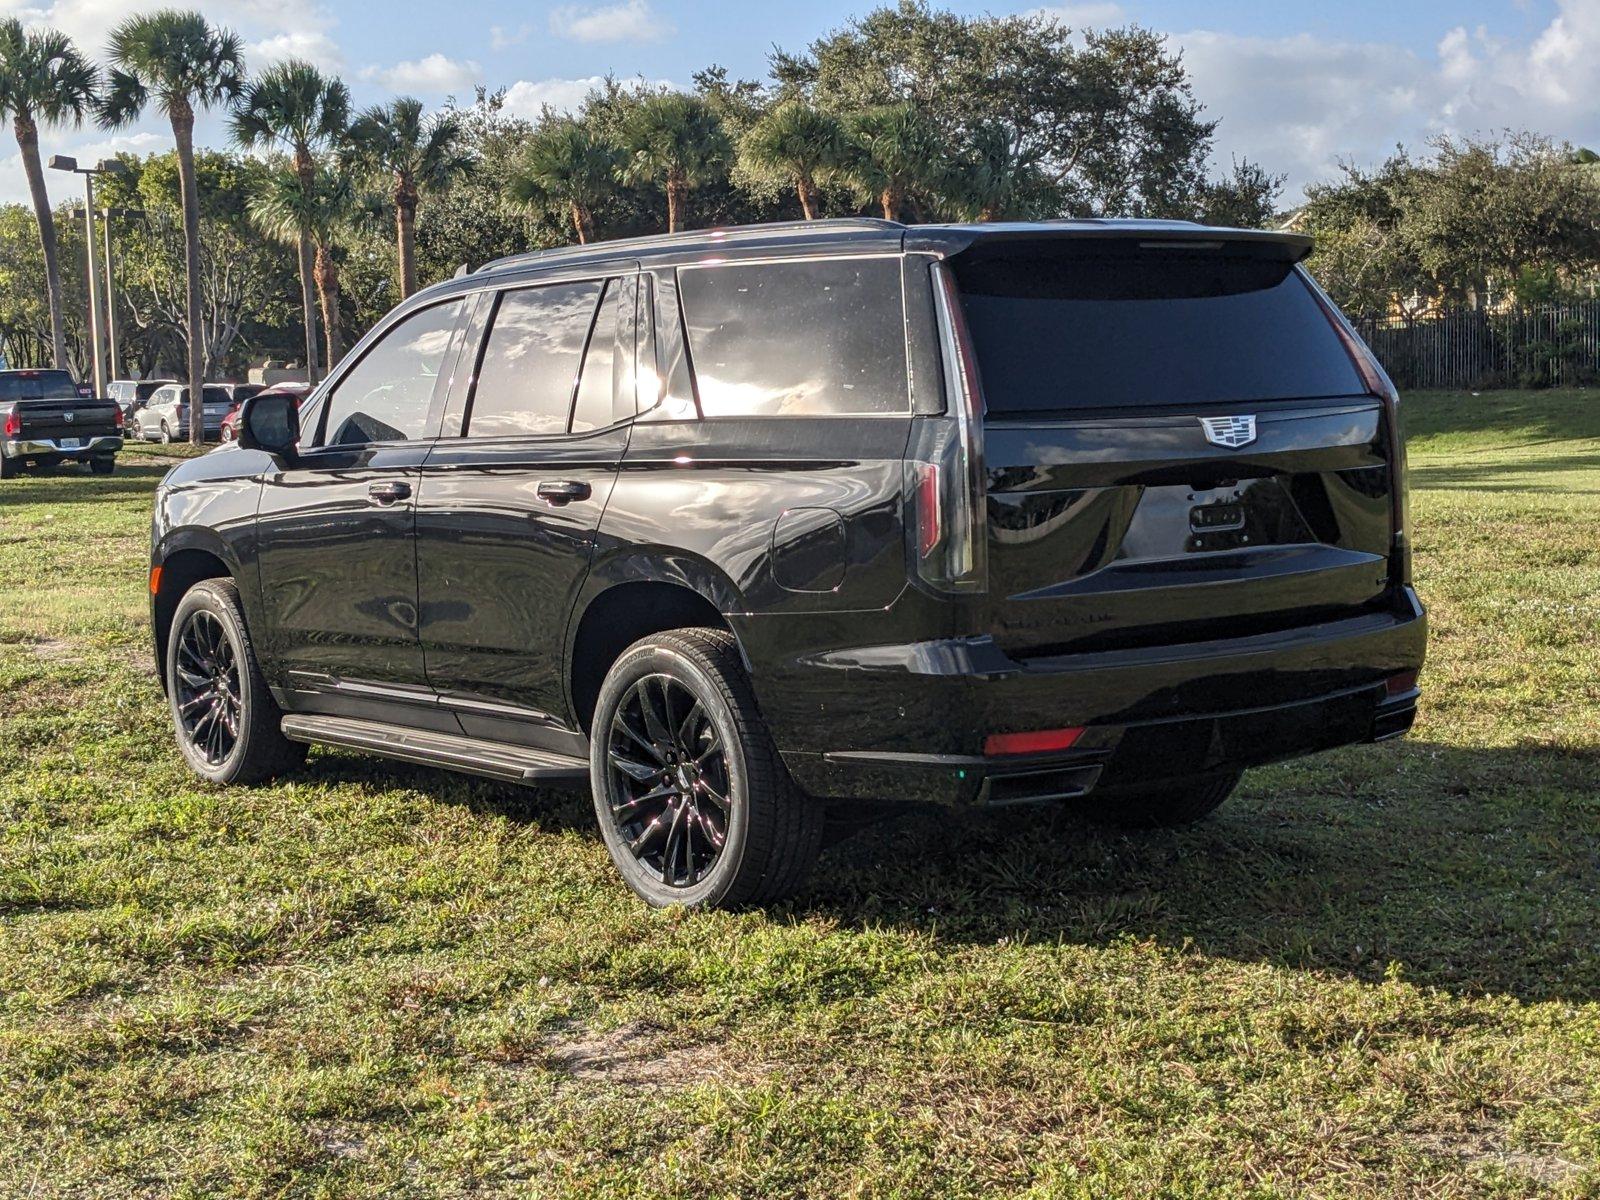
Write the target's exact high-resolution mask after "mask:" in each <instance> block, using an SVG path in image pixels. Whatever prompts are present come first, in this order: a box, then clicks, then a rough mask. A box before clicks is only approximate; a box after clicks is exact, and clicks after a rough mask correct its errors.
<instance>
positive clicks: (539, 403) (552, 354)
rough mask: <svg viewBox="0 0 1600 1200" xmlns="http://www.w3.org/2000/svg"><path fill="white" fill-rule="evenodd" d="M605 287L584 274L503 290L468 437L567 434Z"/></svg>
mask: <svg viewBox="0 0 1600 1200" xmlns="http://www.w3.org/2000/svg"><path fill="white" fill-rule="evenodd" d="M602 287H603V285H602V284H601V283H600V282H598V281H594V280H586V281H584V282H581V283H558V284H551V285H549V286H547V287H531V288H517V289H514V290H511V291H506V292H502V293H501V295H500V300H499V303H498V305H497V306H496V308H495V313H494V320H493V322H492V323H491V324H490V326H489V336H488V338H487V339H486V340H485V342H484V347H483V358H482V361H481V362H480V363H479V366H478V382H477V385H476V387H475V388H474V390H473V393H472V402H471V405H470V407H469V408H468V411H467V427H466V431H465V432H466V436H467V437H475V438H481V437H526V436H535V435H549V434H555V433H565V432H566V430H567V420H568V417H569V416H570V414H571V412H572V402H573V395H574V390H575V389H576V387H577V383H578V363H579V360H580V359H581V358H582V357H583V350H584V346H585V344H586V342H587V341H588V337H589V330H590V327H591V326H592V325H593V324H594V317H595V308H596V306H597V305H598V304H599V302H600V293H601V289H602Z"/></svg>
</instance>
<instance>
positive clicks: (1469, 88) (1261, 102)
mask: <svg viewBox="0 0 1600 1200" xmlns="http://www.w3.org/2000/svg"><path fill="white" fill-rule="evenodd" d="M171 2H172V0H131V2H130V0H31V2H30V0H0V12H6V13H11V14H15V15H17V16H20V17H21V18H22V19H23V20H24V21H25V22H27V23H29V24H33V25H40V26H54V27H58V28H60V29H63V30H65V31H66V32H67V33H68V34H70V35H71V36H72V37H73V38H74V39H76V40H77V42H78V44H79V45H80V46H81V47H83V48H84V49H86V50H87V51H89V52H90V53H91V54H93V55H94V56H96V57H99V56H100V55H101V53H102V52H103V49H104V46H105V43H106V35H107V32H108V31H109V30H110V28H111V27H112V26H113V25H114V24H115V23H116V22H117V21H119V20H121V19H122V18H123V17H124V16H126V15H127V14H129V13H130V12H135V11H140V10H142V9H147V8H148V9H154V8H160V7H163V6H166V5H168V4H170V3H171ZM198 6H199V7H200V9H201V11H203V12H204V13H205V14H206V15H207V16H208V17H209V18H211V19H212V20H213V21H214V22H216V23H219V24H223V25H226V26H228V27H229V28H231V29H233V30H234V31H235V32H237V33H238V34H239V35H240V36H241V37H242V38H243V39H244V41H245V45H246V53H247V59H248V64H249V65H250V66H251V67H252V68H257V67H260V66H263V65H265V64H267V63H269V62H271V61H273V60H276V59H281V58H284V57H288V56H298V57H302V58H306V59H309V60H311V61H313V62H315V63H317V64H318V65H320V66H323V67H325V68H327V69H330V70H332V71H336V72H338V73H339V74H340V75H342V76H343V77H344V78H345V79H346V81H347V82H348V83H349V84H350V87H351V91H352V93H353V95H354V98H355V100H356V102H357V103H358V104H367V103H373V102H376V101H379V100H382V99H385V98H387V97H388V96H389V95H392V94H394V93H396V92H406V93H410V94H413V95H417V96H420V97H422V98H423V99H424V100H426V101H429V102H430V103H438V102H441V101H443V100H444V99H445V98H446V97H447V96H455V97H457V98H458V99H461V100H464V101H470V100H471V98H472V95H473V89H474V87H475V86H476V85H480V84H482V85H487V86H489V87H490V88H493V89H498V88H505V89H507V103H508V106H509V107H510V108H511V109H512V110H513V111H516V112H520V113H523V114H526V115H529V116H533V115H536V114H537V113H538V112H539V110H540V107H541V106H542V105H543V104H544V103H546V102H548V103H551V104H553V105H555V106H557V107H567V106H571V105H574V104H576V103H577V102H578V101H579V100H580V99H581V98H582V97H583V94H584V93H585V91H587V90H588V88H589V86H590V85H591V84H592V83H594V82H595V81H597V80H599V79H600V78H602V77H603V76H605V75H606V74H607V73H614V74H615V75H617V76H619V77H621V78H625V79H642V80H646V81H648V82H650V83H672V84H679V85H687V84H688V83H689V82H690V77H691V75H692V73H693V72H694V71H695V70H697V69H698V68H700V67H703V66H706V65H708V64H711V63H719V64H721V65H723V66H725V67H726V68H727V69H728V72H729V74H730V75H732V76H735V77H740V78H749V79H764V78H765V77H766V69H767V58H768V55H769V54H770V52H771V50H772V48H773V47H774V46H778V47H781V48H783V49H785V50H791V51H792V50H799V49H802V48H804V47H805V46H806V45H807V44H808V43H810V42H811V41H812V40H814V39H815V38H817V37H818V36H820V35H822V34H824V33H826V32H828V31H830V30H832V29H835V28H838V27H839V26H841V25H843V24H845V23H846V22H848V21H849V19H850V18H851V17H852V16H856V15H859V14H861V13H863V12H865V11H867V9H869V8H870V7H872V0H857V2H855V3H839V2H835V0H813V2H812V3H809V4H793V3H784V4H758V3H746V2H740V0H575V2H571V3H568V2H556V3H548V2H544V0H533V2H529V0H447V2H445V3H440V0H387V2H384V3H363V2H361V0H200V2H199V5H198ZM942 7H950V8H954V9H955V10H957V11H961V12H966V13H971V14H974V15H977V14H981V13H985V12H992V13H1003V12H1048V13H1050V14H1052V15H1054V16H1056V17H1058V18H1059V19H1061V20H1062V21H1064V22H1066V23H1067V24H1068V25H1069V26H1071V27H1072V28H1074V29H1083V28H1090V29H1094V28H1104V27H1108V26H1119V25H1126V24H1139V25H1142V26H1145V27H1146V28H1149V29H1153V30H1156V31H1158V32H1160V33H1162V34H1163V35H1165V36H1166V37H1167V39H1168V42H1169V45H1170V46H1171V47H1172V48H1173V49H1174V50H1178V51H1181V52H1182V54H1183V58H1184V62H1185V63H1186V64H1187V66H1188V68H1189V72H1190V76H1191V78H1192V80H1193V84H1194V89H1195V94H1196V96H1197V98H1198V99H1199V100H1200V102H1201V103H1202V104H1204V105H1205V108H1206V110H1207V113H1208V115H1209V116H1211V117H1212V118H1215V119H1217V120H1219V121H1220V125H1219V127H1218V130H1217V136H1216V141H1215V153H1214V160H1215V163H1216V165H1217V167H1218V168H1219V169H1223V168H1226V166H1227V165H1228V164H1229V162H1230V160H1231V159H1232V158H1233V157H1234V156H1240V157H1248V158H1250V159H1252V160H1254V161H1257V162H1260V163H1261V164H1262V165H1264V166H1265V167H1266V168H1267V169H1269V170H1271V171H1274V172H1281V173H1283V174H1285V175H1287V177H1288V180H1287V188H1286V192H1285V196H1284V202H1285V204H1292V203H1295V202H1296V201H1297V200H1298V199H1299V197H1300V193H1301V189H1302V188H1303V187H1304V186H1305V184H1307V183H1310V182H1316V181H1318V180H1322V179H1328V178H1331V177H1332V176H1333V175H1334V173H1335V172H1336V170H1337V166H1338V164H1339V162H1340V161H1341V160H1347V159H1353V160H1355V161H1357V162H1364V163H1371V162H1375V161H1378V160H1380V159H1382V158H1383V157H1384V156H1386V155H1387V154H1388V153H1389V152H1390V151H1391V150H1392V149H1393V148H1394V146H1395V145H1396V143H1404V144H1406V145H1407V146H1420V144H1421V143H1422V142H1423V141H1424V140H1425V139H1426V138H1428V137H1430V136H1432V135H1435V134H1440V133H1453V134H1477V133H1491V132H1494V131H1496V130H1500V129H1504V128H1508V127H1518V128H1531V129H1534V130H1537V131H1539V132H1542V133H1547V134H1549V135H1551V136H1553V137H1555V138H1557V139H1561V140H1567V141H1570V142H1573V143H1574V144H1578V145H1591V146H1596V147H1597V148H1600V102H1597V101H1600V0H1449V2H1446V0H1340V2H1339V3H1335V4H1329V3H1326V0H1322V2H1311V0H1278V2H1276V3H1249V2H1246V0H1213V2H1210V3H1206V4H1188V3H1178V2H1176V0H1083V2H1080V3H1069V4H1059V5H1051V6H1044V7H1040V6H1039V5H1038V4H1037V3H1033V4H1006V3H1003V2H1001V0H994V2H993V3H989V4H985V5H976V4H966V3H959V2H956V3H947V4H945V5H942ZM40 140H41V150H42V153H43V154H44V156H45V157H46V158H47V159H48V157H49V156H50V155H51V154H56V153H66V154H72V155H74V156H76V157H77V158H78V159H79V160H80V161H86V162H92V161H94V160H95V159H97V158H99V157H103V156H105V155H107V154H110V153H113V152H116V151H122V150H132V151H136V152H140V153H146V152H150V151H159V150H165V149H167V148H169V147H170V145H171V131H170V129H169V128H168V127H167V126H165V124H164V123H163V122H162V121H161V119H160V118H159V116H155V115H152V116H150V117H147V118H146V119H145V120H144V121H142V122H141V123H140V124H139V125H137V126H134V127H132V128H131V129H128V130H124V131H119V132H118V133H116V134H106V133H103V132H101V131H98V130H95V129H93V128H88V129H83V130H70V129H61V130H46V131H44V132H43V133H42V136H41V139H40ZM197 140H199V141H200V142H202V143H203V144H212V145H221V144H223V142H224V140H225V138H224V133H223V129H222V123H221V121H220V119H218V118H217V117H215V116H212V117H210V118H207V119H206V120H204V121H202V125H201V128H200V130H199V137H198V139H197ZM7 150H10V151H11V153H9V154H7V153H6V151H7ZM46 175H47V177H50V179H49V186H50V190H51V196H52V198H53V199H54V200H55V201H57V202H59V201H61V200H63V199H67V198H69V197H75V196H76V195H77V194H78V189H79V187H81V184H80V182H79V181H78V180H77V179H76V178H73V177H69V176H66V175H63V174H59V173H56V172H51V171H46ZM26 196H27V192H26V187H25V184H24V182H23V177H22V170H21V167H20V163H19V160H18V157H17V155H16V153H15V144H14V143H13V142H11V141H10V139H9V137H8V136H6V135H5V133H4V132H0V201H12V200H25V199H26Z"/></svg>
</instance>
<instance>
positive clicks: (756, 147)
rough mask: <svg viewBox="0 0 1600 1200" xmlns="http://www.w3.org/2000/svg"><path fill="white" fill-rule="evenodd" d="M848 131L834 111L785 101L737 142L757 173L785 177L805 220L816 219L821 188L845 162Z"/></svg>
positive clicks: (748, 164)
mask: <svg viewBox="0 0 1600 1200" xmlns="http://www.w3.org/2000/svg"><path fill="white" fill-rule="evenodd" d="M843 152H844V129H843V127H842V126H841V125H840V124H839V119H838V118H837V117H835V116H833V115H832V114H831V113H825V112H822V111H821V110H819V109H815V108H812V107H811V106H810V105H809V104H807V103H806V102H805V101H804V100H785V101H784V102H783V103H781V104H778V105H776V106H774V107H773V108H771V109H769V110H767V112H765V113H763V114H762V116H761V117H760V119H759V120H757V121H756V123H755V124H754V125H752V126H751V127H750V129H749V131H748V132H747V133H746V134H745V135H744V138H743V140H741V141H740V143H739V155H740V158H741V159H743V161H744V163H745V166H746V169H747V170H749V171H750V172H751V174H753V175H758V176H766V177H768V178H775V179H776V178H781V179H782V180H783V182H784V183H787V184H792V185H793V187H794V190H795V192H796V193H797V194H798V195H799V197H800V211H802V212H803V213H805V215H806V220H808V221H811V220H815V219H816V216H817V184H818V182H819V180H821V179H824V178H826V177H827V176H829V175H831V174H832V173H833V172H834V171H836V170H837V169H838V168H839V167H840V165H841V164H842V161H843Z"/></svg>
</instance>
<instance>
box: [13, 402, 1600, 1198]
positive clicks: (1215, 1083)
mask: <svg viewBox="0 0 1600 1200" xmlns="http://www.w3.org/2000/svg"><path fill="white" fill-rule="evenodd" d="M1407 412H1408V424H1409V428H1410V431H1411V435H1412V436H1411V463H1412V468H1413V480H1414V485H1415V490H1414V495H1413V512H1414V515H1415V520H1416V531H1417V532H1416V539H1417V548H1418V552H1417V575H1418V580H1419V586H1420V587H1421V589H1422V591H1423V594H1424V598H1425V599H1426V600H1427V602H1428V603H1429V604H1430V606H1431V609H1432V614H1433V631H1434V636H1433V645H1432V650H1431V657H1430V662H1429V667H1428V670H1427V672H1426V674H1425V677H1424V687H1425V702H1424V709H1423V713H1422V716H1421V719H1420V721H1419V723H1418V725H1417V729H1416V731H1415V733H1414V734H1413V735H1412V736H1411V737H1410V738H1409V739H1407V740H1405V741H1403V742H1400V743H1391V744H1388V745H1385V746H1379V747H1361V748H1352V749H1349V750H1345V751H1340V752H1337V753H1333V754H1328V755H1324V756H1321V757H1319V758H1316V759H1312V760H1308V761H1305V762H1302V763H1298V764H1293V765H1289V766H1285V767H1278V768H1271V769H1265V770H1260V771H1256V772H1252V773H1251V774H1250V775H1248V776H1247V777H1246V779H1245V783H1244V787H1243V791H1242V794H1241V795H1240V796H1239V797H1238V798H1237V799H1236V800H1235V801H1233V802H1231V803H1230V804H1229V805H1228V806H1226V807H1225V808H1224V809H1223V810H1222V812H1221V813H1219V814H1218V816H1217V817H1215V818H1214V819H1212V820H1211V821H1209V822H1207V823H1205V824H1204V825H1201V826H1199V827H1196V828H1194V829H1192V830H1188V831H1184V832H1176V833H1169V832H1163V833H1148V834H1145V833H1141V834H1137V835H1125V834H1119V833H1112V832H1105V831H1101V830H1097V829H1094V828H1092V827H1089V826H1087V825H1085V824H1083V823H1082V822H1081V821H1079V820H1078V819H1076V818H1075V817H1074V816H1073V815H1072V814H1070V813H1067V812H1053V811H1013V812H1007V813H1004V814H997V815H970V816H958V815H951V814H940V815H937V816H932V817H930V816H928V815H926V814H920V813H919V814H911V815H908V816H906V817H905V818H903V819H900V820H897V821H895V822H892V823H889V824H886V825H883V826H879V827H876V828H874V829H871V830H869V831H867V832H866V833H864V834H862V835H860V836H858V837H857V838H856V839H854V840H852V841H850V842H848V843H846V844H844V845H842V846H840V847H838V848H837V849H835V850H833V851H830V852H829V853H828V854H826V855H825V856H824V858H823V860H822V863H821V866H820V868H819V870H818V872H817V875H816V877H815V879H814V881H813V883H812V885H811V887H810V888H809V890H808V891H807V892H806V894H805V895H804V896H802V897H801V898H800V900H799V901H798V902H796V903H795V904H793V905H791V906H787V907H783V908H778V909H771V910H767V911H761V912H749V913H743V914H738V915H727V914H693V915H685V914H683V913H681V912H650V911H646V910H645V909H644V908H642V907H641V906H640V905H639V904H637V903H636V902H634V901H633V900H631V899H630V898H629V897H628V895H627V894H626V893H625V892H624V890H623V888H622V887H621V885H620V884H619V883H618V882H617V881H616V880H615V879H614V878H613V877H612V872H611V869H610V866H609V864H608V861H607V859H606V855H605V851H604V849H603V847H602V846H601V844H600V842H599V840H598V838H597V837H596V836H595V834H594V832H593V831H592V830H591V827H590V819H589V815H588V809H587V805H588V802H587V800H586V798H584V797H582V796H579V795H576V794H560V793H539V792H522V791H517V790H514V789H510V788H506V787H501V786H497V785H492V784H488V783H483V782H475V781H471V780H467V779H462V778H454V777H451V776H448V775H444V774H438V773H433V772H429V771H424V770H419V769H414V768H411V767H406V766H399V765H390V764H385V763H382V762H378V761H374V760H370V759H363V758H359V757H356V756H352V755H346V754H339V753H332V752H322V753H314V754H313V756H312V758H311V762H310V765H309V766H308V768H307V769H306V771H305V772H304V773H302V774H300V775H298V776H296V777H294V778H293V779H291V780H288V781H286V782H283V783H281V784H279V785H277V786H273V787H265V788H259V789H254V790H221V789H216V788H212V787H208V786H202V785H200V784H199V783H197V782H196V781H195V780H194V779H193V778H192V777H191V776H190V775H189V774H188V773H187V772H186V771H185V769H184V768H183V766H182V765H181V763H180V760H179V757H178V755H177V754H176V753H175V751H174V749H173V747H172V745H171V735H170V733H169V731H168V720H167V713H166V710H165V707H164V705H163V702H162V699H161V696H160V693H159V691H158V688H157V686H156V684H155V681H154V679H153V677H152V674H151V667H150V664H149V661H148V654H147V650H146V632H145V619H146V618H145V600H144V593H143V584H144V569H145V553H146V547H145V539H146V536H147V527H148V524H149V502H150V490H151V488H152V487H153V486H154V484H155V482H156V480H157V479H158V478H159V476H160V474H161V466H162V463H161V460H160V459H159V458H158V457H157V456H156V455H155V454H154V453H142V452H130V453H128V454H127V455H125V456H124V458H123V459H122V463H123V465H122V466H121V467H120V468H119V470H118V473H117V474H116V475H115V476H114V477H111V478H109V479H97V478H90V477H88V476H86V475H80V474H77V473H76V472H75V471H71V470H68V471H65V472H62V473H60V474H58V475H55V476H53V477H37V478H35V477H30V478H26V479H22V480H15V481H13V480H7V481H6V482H5V483H4V485H0V1196H6V1197H10V1196H64V1195H72V1196H93V1195H107V1196H126V1195H130V1194H131V1195H168V1194H177V1195H194V1196H198V1195H215V1194H239V1195H263V1196H265V1195H271V1196H278V1195H307V1196H310V1195H316V1196H344V1195H362V1196H368V1195H370V1196H397V1195H407V1196H410V1195H418V1196H435V1195H439V1196H444V1195H452V1196H453V1195H462V1194H466V1193H473V1194H482V1195H506V1194H517V1195H537V1196H560V1195H571V1196H592V1195H617V1196H633V1195H640V1194H650V1195H656V1196H665V1197H676V1196H683V1197H689V1196H724V1195H743V1196H760V1197H770V1196H790V1195H804V1196H814V1197H819V1198H820V1197H828V1198H832V1197H843V1196H859V1197H868V1196H871V1197H886V1196H964V1195H994V1194H1003V1195H1026V1196H1039V1197H1042V1196H1083V1197H1089V1196H1096V1197H1099V1196H1112V1197H1120V1196H1136V1195H1161V1196H1196V1197H1198V1196H1206V1197H1212V1196H1279V1195H1296V1196H1300V1195H1311V1196H1321V1197H1340V1198H1342V1197H1348V1196H1376V1195H1383V1196H1424V1195H1425V1196H1430V1197H1451V1196H1482V1195H1493V1196H1505V1197H1523V1196H1529V1195H1535V1194H1544V1193H1546V1192H1548V1193H1551V1194H1569V1195H1583V1196H1600V894H1597V885H1600V394H1584V393H1579V392H1566V393H1543V394H1539V393H1519V394H1504V393H1497V394H1485V395H1483V396H1476V397H1474V396H1467V395H1451V396H1442V395H1431V396H1418V397H1411V398H1409V399H1408V401H1407Z"/></svg>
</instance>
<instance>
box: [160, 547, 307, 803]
mask: <svg viewBox="0 0 1600 1200" xmlns="http://www.w3.org/2000/svg"><path fill="white" fill-rule="evenodd" d="M191 629H192V631H193V633H194V635H195V639H196V640H191V639H190V638H189V636H188V635H189V634H190V632H191ZM208 647H210V648H214V649H213V650H212V653H211V656H210V657H211V662H210V664H209V665H208V663H207V661H206V659H207V655H206V653H205V651H206V650H207V648H208ZM197 650H199V651H200V653H198V654H197V653H196V651H197ZM180 665H181V667H182V674H181V675H180ZM166 673H167V706H168V708H169V709H170V710H171V712H172V724H173V730H174V733H175V734H176V736H177V740H178V749H179V750H180V751H182V752H183V757H184V760H185V761H186V762H188V764H189V766H190V768H191V769H192V770H193V771H194V772H195V774H197V775H199V776H200V777H201V778H203V779H209V780H211V781H212V782H213V783H260V782H261V781H262V780H265V779H270V778H272V777H273V776H274V775H279V774H282V773H283V772H285V771H289V770H292V769H294V768H295V767H297V766H299V765H300V764H301V763H302V762H304V761H305V754H306V751H305V747H304V746H303V745H300V744H299V743H297V742H291V741H289V739H288V738H286V737H284V736H283V733H282V731H281V730H280V728H279V722H280V720H281V719H282V717H283V713H282V711H281V710H280V709H279V708H278V706H277V704H276V703H274V701H273V699H272V693H271V692H270V691H268V690H267V685H266V682H265V681H264V680H263V679H262V678H261V668H260V666H259V665H258V664H257V662H256V654H255V648H254V646H253V645H252V644H251V641H250V631H249V629H248V628H247V627H246V625H245V620H244V609H243V607H242V606H241V605H240V603H239V589H238V588H237V587H235V586H234V584H233V581H232V580H231V579H206V580H203V581H201V582H200V583H197V584H195V586H194V587H192V588H190V589H189V591H188V592H186V593H184V596H183V599H181V600H179V601H178V610H177V612H176V613H174V614H173V618H172V629H171V632H170V634H169V635H168V638H167V661H166ZM219 681H220V683H221V684H222V687H223V691H222V692H221V693H220V694H219V693H218V691H217V687H216V685H217V684H218V682H219ZM207 684H209V685H210V686H209V687H208V686H205V685H207ZM208 695H209V696H210V698H211V700H212V703H211V704H210V705H207V704H206V703H205V700H206V699H207V696H208ZM230 711H231V718H230V717H229V715H228V713H229V712H230ZM208 718H209V719H208Z"/></svg>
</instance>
